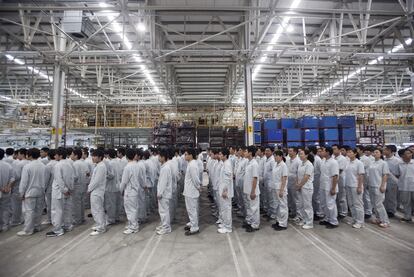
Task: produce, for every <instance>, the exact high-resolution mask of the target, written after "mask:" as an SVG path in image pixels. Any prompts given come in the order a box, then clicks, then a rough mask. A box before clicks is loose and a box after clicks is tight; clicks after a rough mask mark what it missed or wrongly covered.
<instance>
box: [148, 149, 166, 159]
mask: <svg viewBox="0 0 414 277" xmlns="http://www.w3.org/2000/svg"><path fill="white" fill-rule="evenodd" d="M164 150H166V149H164ZM160 153H161V151H160ZM150 157H151V153H150V152H149V151H148V150H146V151H144V159H146V160H148V159H149V158H150Z"/></svg>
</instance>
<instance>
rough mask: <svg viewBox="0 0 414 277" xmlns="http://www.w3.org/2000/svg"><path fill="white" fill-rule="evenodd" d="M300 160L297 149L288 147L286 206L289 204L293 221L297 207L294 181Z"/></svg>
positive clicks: (295, 218)
mask: <svg viewBox="0 0 414 277" xmlns="http://www.w3.org/2000/svg"><path fill="white" fill-rule="evenodd" d="M300 163H301V161H300V159H299V157H298V149H297V148H296V147H289V148H288V156H287V157H286V165H287V167H288V169H289V178H288V206H289V217H290V218H291V219H293V220H294V221H297V220H298V218H297V217H296V216H297V209H296V202H297V201H298V200H297V199H298V197H297V193H296V189H295V186H296V183H297V176H298V168H299V165H300Z"/></svg>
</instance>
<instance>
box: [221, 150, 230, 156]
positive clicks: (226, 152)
mask: <svg viewBox="0 0 414 277" xmlns="http://www.w3.org/2000/svg"><path fill="white" fill-rule="evenodd" d="M220 152H221V154H223V156H226V158H229V155H230V151H229V149H227V148H223V149H221V150H220Z"/></svg>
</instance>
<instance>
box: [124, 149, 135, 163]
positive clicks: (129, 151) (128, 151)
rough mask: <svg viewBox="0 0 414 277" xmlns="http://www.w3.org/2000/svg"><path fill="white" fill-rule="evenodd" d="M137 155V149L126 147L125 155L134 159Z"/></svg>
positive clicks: (129, 158)
mask: <svg viewBox="0 0 414 277" xmlns="http://www.w3.org/2000/svg"><path fill="white" fill-rule="evenodd" d="M135 155H136V151H135V149H132V148H128V149H126V151H125V156H126V157H127V159H128V160H130V161H132V160H133V159H134V158H135Z"/></svg>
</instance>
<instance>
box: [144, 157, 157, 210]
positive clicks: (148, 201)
mask: <svg viewBox="0 0 414 277" xmlns="http://www.w3.org/2000/svg"><path fill="white" fill-rule="evenodd" d="M143 158H144V159H143V163H144V166H145V173H146V176H147V180H146V183H145V188H146V190H145V206H146V207H147V215H149V214H152V213H154V212H155V209H156V208H155V206H156V203H157V202H158V201H157V200H156V198H154V194H153V190H155V187H156V186H157V184H155V183H154V182H155V175H156V173H157V168H156V165H155V163H154V161H153V160H152V159H150V158H151V154H150V152H149V151H148V150H146V151H144V156H143Z"/></svg>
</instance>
